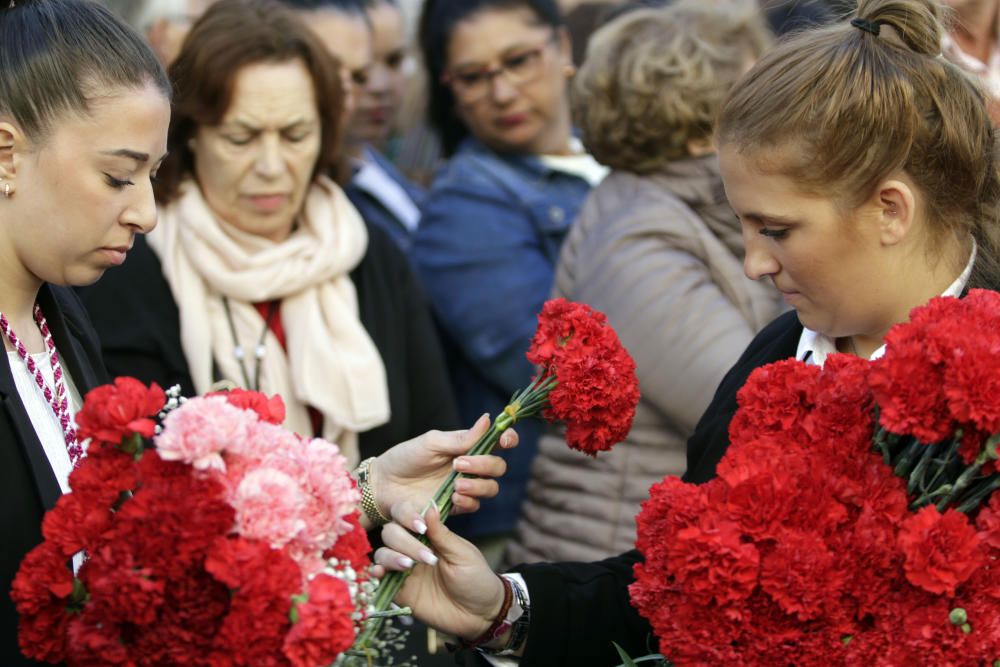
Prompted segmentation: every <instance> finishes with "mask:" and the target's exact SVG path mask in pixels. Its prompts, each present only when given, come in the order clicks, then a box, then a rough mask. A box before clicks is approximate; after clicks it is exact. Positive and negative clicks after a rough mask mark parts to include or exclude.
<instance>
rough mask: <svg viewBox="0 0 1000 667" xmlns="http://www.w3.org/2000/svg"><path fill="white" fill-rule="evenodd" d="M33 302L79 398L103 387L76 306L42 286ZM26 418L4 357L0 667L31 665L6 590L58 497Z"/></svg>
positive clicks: (96, 355) (93, 344)
mask: <svg viewBox="0 0 1000 667" xmlns="http://www.w3.org/2000/svg"><path fill="white" fill-rule="evenodd" d="M38 302H39V304H40V305H41V307H42V312H44V313H45V319H46V320H48V323H49V329H50V330H51V331H52V338H53V339H54V340H55V344H56V348H57V349H58V350H59V359H60V361H61V362H62V364H63V366H64V368H65V369H66V371H67V372H68V373H69V374H70V377H72V378H73V382H74V383H75V384H76V387H77V389H78V390H79V391H80V394H81V396H82V395H84V394H86V393H87V392H88V391H89V390H91V389H93V388H94V387H96V386H97V385H100V384H104V383H105V382H107V376H106V375H105V373H104V365H103V363H102V362H101V352H100V346H99V345H98V343H97V335H96V334H95V333H94V330H93V328H92V327H91V326H90V322H89V320H88V319H87V314H86V311H84V309H83V307H82V306H81V304H80V302H79V300H78V299H77V297H76V295H75V294H74V293H73V291H72V290H70V289H68V288H65V287H53V286H49V285H44V286H43V287H42V289H41V291H40V292H39V294H38ZM60 493H61V492H60V490H59V484H58V482H56V478H55V474H54V473H53V472H52V468H51V467H50V466H49V462H48V459H47V458H46V457H45V452H44V451H43V449H42V445H41V443H40V442H39V441H38V436H37V435H36V434H35V429H34V427H33V426H32V424H31V420H30V419H29V418H28V413H27V412H26V411H25V409H24V405H23V404H22V403H21V398H20V395H19V394H18V393H17V389H16V388H15V386H14V379H13V376H12V375H11V368H10V363H9V362H8V357H7V355H6V354H4V355H3V356H2V358H0V499H2V510H0V590H2V595H0V665H3V667H15V666H20V665H36V664H41V663H35V662H32V661H30V660H27V659H26V658H24V657H23V656H22V655H21V652H20V651H19V650H18V647H17V612H16V611H15V610H14V603H13V602H12V601H11V599H10V586H11V582H12V581H13V580H14V575H15V574H17V568H18V566H19V565H20V563H21V559H22V558H24V555H25V554H27V553H28V551H30V550H31V549H32V548H33V547H35V546H36V545H38V544H39V543H40V542H41V541H42V517H43V515H44V513H45V511H46V510H48V509H51V508H52V507H53V506H54V505H55V504H56V500H58V499H59V496H60Z"/></svg>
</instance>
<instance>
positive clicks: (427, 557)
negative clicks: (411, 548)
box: [417, 549, 438, 565]
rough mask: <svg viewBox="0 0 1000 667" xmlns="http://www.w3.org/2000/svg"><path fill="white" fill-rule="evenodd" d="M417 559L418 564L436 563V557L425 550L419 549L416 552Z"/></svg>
mask: <svg viewBox="0 0 1000 667" xmlns="http://www.w3.org/2000/svg"><path fill="white" fill-rule="evenodd" d="M417 558H419V559H420V562H422V563H427V564H428V565H437V562H438V557H437V556H435V555H434V554H432V553H431V552H430V551H428V550H427V549H421V550H420V551H418V552H417Z"/></svg>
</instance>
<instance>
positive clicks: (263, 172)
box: [254, 134, 282, 178]
mask: <svg viewBox="0 0 1000 667" xmlns="http://www.w3.org/2000/svg"><path fill="white" fill-rule="evenodd" d="M280 143H281V142H280V139H279V137H278V136H277V135H274V134H265V135H264V136H263V137H262V140H261V142H260V144H259V146H258V148H257V155H256V157H255V160H254V171H256V172H257V173H258V174H259V175H260V176H264V177H265V178H274V177H276V176H279V175H280V174H281V168H282V160H281V145H280Z"/></svg>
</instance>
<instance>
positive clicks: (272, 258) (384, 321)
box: [83, 0, 502, 518]
mask: <svg viewBox="0 0 1000 667" xmlns="http://www.w3.org/2000/svg"><path fill="white" fill-rule="evenodd" d="M338 68H339V66H338V64H337V62H336V60H335V59H333V58H332V57H331V56H330V55H329V54H328V53H327V51H326V49H325V48H324V47H323V45H322V44H321V43H320V42H319V41H317V39H316V38H315V37H314V36H313V35H312V33H311V32H310V31H309V30H308V29H307V28H306V26H305V25H304V24H303V23H302V22H301V21H300V20H299V19H298V18H297V17H296V16H295V14H294V13H292V12H290V11H289V10H286V9H284V8H283V7H281V6H280V4H279V3H277V2H273V1H272V0H222V2H219V3H217V4H216V5H214V6H213V7H212V8H211V9H210V10H209V11H208V12H207V13H206V14H205V15H204V16H203V17H202V18H201V19H200V20H199V21H198V22H197V23H196V24H195V25H194V26H193V28H192V31H191V33H190V34H189V35H188V38H187V40H186V41H185V43H184V46H183V48H182V50H181V53H180V55H179V56H178V59H177V60H176V61H175V62H174V64H173V65H172V67H171V69H170V74H171V79H172V81H173V84H174V88H175V98H174V110H173V118H172V121H171V128H170V137H169V142H168V146H169V150H170V154H169V156H168V158H167V159H166V161H165V162H164V164H163V166H162V167H161V169H160V171H159V174H158V178H157V182H156V187H155V191H156V196H157V200H158V202H159V203H160V205H161V212H160V220H159V226H158V227H157V229H156V230H155V231H154V232H153V233H152V234H150V235H149V236H148V243H146V242H143V241H142V239H141V238H137V243H136V246H135V247H134V248H133V249H132V252H131V253H130V254H129V258H128V262H127V263H126V264H125V265H124V266H123V267H121V268H120V269H118V270H116V271H114V272H112V273H111V274H110V275H109V276H107V279H106V280H103V281H101V282H100V283H98V284H97V285H96V286H94V287H92V288H90V289H88V290H86V291H85V292H84V293H83V296H84V300H85V302H86V304H87V306H88V308H89V310H90V312H91V315H92V317H93V319H94V321H95V325H96V327H97V329H98V332H99V334H100V335H101V339H102V347H103V351H104V355H105V359H106V362H107V364H108V366H109V370H111V371H112V373H114V374H119V375H131V376H134V377H138V378H140V379H141V380H144V381H147V382H149V381H156V382H159V383H160V384H161V385H164V386H170V385H174V384H179V385H180V386H181V387H182V389H183V390H184V392H185V393H186V394H189V395H190V394H192V393H203V392H206V391H209V390H212V389H215V388H218V387H220V386H239V387H244V388H248V389H254V390H260V391H263V392H265V393H268V394H280V395H281V396H282V398H283V399H284V401H285V405H286V408H287V419H286V425H287V426H288V427H290V428H291V429H293V430H294V431H296V432H298V433H300V434H302V435H307V436H314V435H315V436H322V437H324V438H326V439H329V440H331V441H334V442H337V443H338V444H339V445H340V447H341V449H342V451H343V452H344V454H345V455H346V456H347V458H348V459H349V460H350V461H351V462H352V464H357V463H358V462H359V461H361V460H362V459H366V463H367V462H368V461H371V460H373V457H375V456H377V455H379V454H382V453H383V452H385V451H386V450H387V449H389V447H391V446H392V445H394V444H396V443H399V442H403V441H404V440H407V439H410V438H415V437H416V436H419V435H420V434H422V433H425V432H426V431H429V430H431V429H434V428H441V429H451V428H454V427H455V426H457V418H456V415H455V409H454V406H453V398H452V395H451V392H450V389H449V384H448V381H447V378H446V376H445V373H444V362H443V359H442V355H441V352H440V349H439V347H438V342H437V339H436V337H435V333H434V329H433V325H432V322H431V320H430V317H429V315H428V311H427V309H426V306H425V305H424V299H423V295H422V294H421V293H420V291H419V288H418V286H417V284H416V282H415V280H414V279H413V277H412V275H411V273H410V269H409V264H408V263H407V261H406V260H405V258H404V257H403V256H402V255H401V254H400V252H399V251H398V250H397V249H396V247H395V245H394V244H393V242H392V241H391V240H390V239H389V238H388V236H386V234H385V233H384V232H381V231H380V230H378V229H376V228H369V227H367V226H366V225H365V223H364V221H363V220H362V219H361V217H360V215H359V214H358V212H357V211H356V210H355V209H354V208H353V206H352V205H351V204H350V203H349V201H348V200H347V198H346V196H345V195H344V193H343V191H342V190H341V189H340V187H339V186H338V185H337V184H336V183H335V182H334V181H332V180H330V179H329V178H327V177H326V176H325V175H324V174H328V173H332V172H334V171H335V165H336V162H337V159H338V153H339V150H340V147H339V135H340V131H339V130H340V127H339V126H340V121H341V116H342V112H343V92H342V88H341V79H340V76H339V73H338ZM130 186H131V184H130V183H128V182H122V184H121V187H130ZM484 421H485V420H484ZM465 439H466V438H465V437H462V436H447V435H442V434H437V433H435V434H430V435H428V436H423V439H419V438H418V439H417V440H418V442H419V446H411V447H410V448H409V449H408V450H405V448H404V450H405V451H404V454H405V456H402V458H400V456H398V455H394V456H395V458H393V457H389V459H390V460H391V461H395V464H394V466H390V467H389V468H392V469H385V470H380V472H384V473H385V477H387V478H390V477H394V475H395V476H396V477H398V475H396V473H398V474H399V475H402V477H399V478H398V479H396V481H401V480H403V478H406V479H408V480H409V482H406V481H405V480H403V481H402V482H401V483H402V484H403V485H404V486H405V484H407V483H410V482H412V483H417V482H415V481H414V480H415V479H416V478H419V477H421V476H424V477H426V476H427V475H424V473H429V472H435V473H436V471H437V468H435V466H438V467H440V468H441V470H445V469H450V466H451V459H452V457H454V456H455V455H457V454H459V453H461V449H460V444H458V443H459V442H460V441H461V443H464V442H465ZM418 450H419V451H418ZM421 452H422V454H426V453H427V452H431V453H432V456H431V457H430V458H431V459H433V462H432V463H428V461H429V460H430V459H427V458H426V456H425V457H424V458H423V459H421V458H420V455H422V454H421ZM397 454H398V453H397ZM384 462H385V459H384V458H383V459H382V460H381V461H380V463H379V466H380V467H383V468H384V466H383V465H382V464H383V463H384ZM397 464H398V465H397ZM371 465H374V464H371V463H369V466H371ZM473 465H475V466H484V465H491V466H494V468H493V469H494V471H498V470H499V469H500V468H502V463H500V462H498V461H493V462H492V463H489V462H483V461H478V462H473ZM496 466H500V468H497V467H496ZM404 468H406V470H403V469H404ZM404 472H405V474H404ZM407 475H409V476H410V477H407ZM430 477H435V475H430ZM411 478H412V479H411ZM476 482H477V480H465V486H464V487H463V488H460V489H459V491H460V492H461V493H462V494H465V493H466V492H468V493H469V494H470V495H468V496H466V497H465V499H464V500H463V501H462V503H461V504H464V505H465V506H466V508H467V509H468V508H471V507H473V506H474V505H475V504H476V503H477V502H478V501H477V500H476V499H475V498H474V496H475V497H480V496H482V495H490V494H492V493H494V492H495V488H494V487H495V483H494V482H490V483H489V484H486V485H482V484H477V483H476ZM423 483H424V482H421V484H423ZM426 484H427V485H429V484H430V482H426ZM421 488H423V487H421ZM384 506H385V507H387V506H388V504H386V505H384ZM374 518H378V517H374Z"/></svg>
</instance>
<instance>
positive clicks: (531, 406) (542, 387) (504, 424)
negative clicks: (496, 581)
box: [349, 376, 556, 658]
mask: <svg viewBox="0 0 1000 667" xmlns="http://www.w3.org/2000/svg"><path fill="white" fill-rule="evenodd" d="M555 386H556V378H555V377H554V376H547V377H542V378H537V379H535V380H533V381H532V383H531V384H530V385H528V387H527V388H526V389H522V390H521V391H519V392H517V393H516V394H514V396H513V397H512V398H511V400H510V403H509V404H508V405H507V406H506V407H505V408H504V409H503V412H501V413H500V414H499V415H498V416H497V418H496V419H495V420H494V421H493V425H492V426H491V427H490V429H489V430H488V431H487V432H486V433H484V434H483V435H482V436H481V437H480V438H479V440H477V441H476V443H475V444H474V445H473V446H472V448H471V449H469V451H468V453H467V456H478V455H481V454H489V453H490V452H492V451H493V449H494V447H496V445H497V443H498V442H499V441H500V436H501V435H503V432H504V431H506V430H507V429H509V428H510V427H511V426H513V425H514V424H516V423H517V422H519V421H521V420H523V419H527V418H529V417H535V416H538V415H539V414H541V412H542V411H543V410H544V409H545V407H546V406H547V405H548V399H549V392H551V391H552V389H553V388H554V387H555ZM466 476H467V475H463V474H462V473H458V472H456V471H452V472H450V473H449V474H448V476H447V477H445V480H444V482H442V484H441V486H440V487H438V490H437V491H436V492H435V493H434V496H433V497H432V498H431V500H430V502H428V503H427V507H426V508H424V511H423V513H422V514H423V515H426V514H427V512H428V511H430V509H431V507H435V506H436V507H437V509H438V513H439V514H440V515H441V521H445V520H446V519H447V518H448V516H449V515H450V514H451V509H452V500H451V497H452V495H454V493H455V481H456V480H457V479H458V478H459V477H466ZM417 539H418V540H420V542H421V543H422V544H424V545H428V544H429V540H428V539H427V536H426V535H419V536H417ZM409 574H410V573H409V571H406V572H390V573H388V574H387V575H385V576H384V577H383V578H382V580H381V581H380V582H379V585H378V589H377V590H376V592H375V599H374V601H373V603H372V607H373V608H374V612H373V613H371V614H370V615H369V620H368V621H367V622H366V623H365V627H364V629H363V630H362V631H361V633H360V634H359V635H358V638H357V639H356V640H355V642H354V646H353V647H352V650H351V651H350V652H349V653H350V654H351V655H353V656H356V657H369V658H370V657H372V656H375V655H377V651H376V650H375V649H374V644H375V639H376V638H377V637H378V633H379V630H380V629H381V627H382V621H383V620H384V616H385V614H384V612H385V611H386V610H387V609H389V607H390V605H391V604H392V601H393V599H394V598H395V597H396V594H397V593H399V589H400V588H402V587H403V583H404V582H405V581H406V577H408V576H409Z"/></svg>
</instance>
